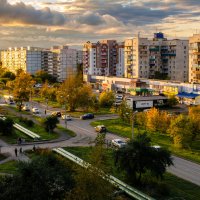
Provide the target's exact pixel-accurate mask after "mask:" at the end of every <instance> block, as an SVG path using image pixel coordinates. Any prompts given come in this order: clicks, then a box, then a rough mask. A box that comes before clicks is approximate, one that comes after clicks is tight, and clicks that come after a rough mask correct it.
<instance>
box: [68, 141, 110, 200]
mask: <svg viewBox="0 0 200 200" xmlns="http://www.w3.org/2000/svg"><path fill="white" fill-rule="evenodd" d="M88 159H89V163H90V164H91V166H88V167H87V169H86V168H80V167H78V168H76V174H75V182H76V186H75V187H74V189H73V190H72V191H71V192H70V193H69V194H68V195H67V197H66V200H93V199H95V200H102V199H104V200H109V199H110V196H111V193H112V191H113V190H112V189H113V188H112V186H111V184H109V183H108V182H107V180H106V179H107V176H106V174H105V173H104V172H106V173H107V172H108V171H109V169H108V165H107V164H106V161H107V160H108V156H107V154H106V150H105V148H103V146H102V145H98V146H96V147H92V150H91V153H90V154H89V158H88ZM100 175H102V176H104V178H105V179H103V178H102V177H100ZM91 188H92V189H91Z"/></svg>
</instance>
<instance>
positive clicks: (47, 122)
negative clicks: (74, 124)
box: [43, 116, 59, 132]
mask: <svg viewBox="0 0 200 200" xmlns="http://www.w3.org/2000/svg"><path fill="white" fill-rule="evenodd" d="M58 123H59V120H58V118H57V117H56V116H48V117H46V118H45V119H44V121H43V124H44V126H45V130H46V131H49V132H53V130H54V129H55V128H56V126H57V124H58Z"/></svg>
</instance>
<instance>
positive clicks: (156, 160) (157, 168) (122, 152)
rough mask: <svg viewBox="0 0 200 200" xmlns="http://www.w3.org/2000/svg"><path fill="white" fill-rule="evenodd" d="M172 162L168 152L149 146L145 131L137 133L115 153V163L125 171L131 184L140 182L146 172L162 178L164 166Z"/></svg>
mask: <svg viewBox="0 0 200 200" xmlns="http://www.w3.org/2000/svg"><path fill="white" fill-rule="evenodd" d="M172 164H173V163H172V158H171V155H170V152H169V151H167V150H165V149H163V148H160V149H157V148H154V147H151V140H150V138H149V137H148V136H147V135H146V133H144V134H139V135H137V137H136V138H135V139H134V140H131V141H130V142H129V143H128V144H127V145H126V146H125V147H123V148H120V149H119V150H117V151H116V153H115V165H117V166H118V168H119V169H121V170H124V171H125V173H126V177H127V180H128V181H129V182H131V183H133V184H136V183H138V184H140V183H141V179H142V175H143V174H145V173H146V172H149V173H151V175H152V176H155V177H156V178H162V177H163V174H164V173H165V171H166V167H167V166H170V165H172Z"/></svg>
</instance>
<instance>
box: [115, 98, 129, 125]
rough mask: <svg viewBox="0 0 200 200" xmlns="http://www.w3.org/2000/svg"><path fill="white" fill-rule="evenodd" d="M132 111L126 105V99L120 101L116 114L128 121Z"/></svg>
mask: <svg viewBox="0 0 200 200" xmlns="http://www.w3.org/2000/svg"><path fill="white" fill-rule="evenodd" d="M132 112H133V111H132V109H131V108H130V107H129V106H128V105H127V103H126V101H122V103H121V104H120V106H119V109H118V114H119V117H120V118H121V120H122V121H125V122H128V123H129V122H130V120H131V115H132Z"/></svg>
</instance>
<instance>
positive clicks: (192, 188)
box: [64, 147, 200, 200]
mask: <svg viewBox="0 0 200 200" xmlns="http://www.w3.org/2000/svg"><path fill="white" fill-rule="evenodd" d="M64 149H65V150H67V151H69V152H71V153H72V154H74V155H76V156H78V157H80V158H82V159H83V160H84V161H86V162H89V160H90V158H89V155H90V153H91V152H92V150H93V147H66V148H64ZM106 154H107V157H108V160H107V161H106V165H107V166H108V167H109V169H110V174H112V175H113V176H115V177H117V178H119V179H120V180H122V181H124V182H126V180H125V176H124V174H123V172H119V171H118V170H117V168H116V167H115V166H114V158H113V154H114V153H113V150H112V149H107V150H106ZM158 183H159V184H161V183H162V184H163V185H167V187H168V188H169V194H168V195H167V196H159V197H157V195H156V194H154V195H153V197H155V198H157V199H162V200H167V199H169V198H175V197H176V198H177V199H187V200H199V197H200V187H199V186H197V185H195V184H193V183H190V182H188V181H185V180H183V179H181V178H178V177H176V176H174V175H172V174H170V173H166V174H165V175H164V179H163V180H162V181H158ZM151 187H152V186H151ZM139 189H140V190H142V191H143V192H144V193H146V194H148V195H152V194H151V192H149V191H147V190H145V189H144V188H139ZM161 189H162V188H161Z"/></svg>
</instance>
